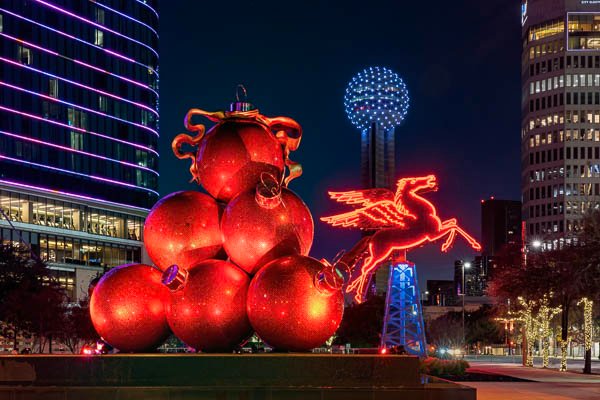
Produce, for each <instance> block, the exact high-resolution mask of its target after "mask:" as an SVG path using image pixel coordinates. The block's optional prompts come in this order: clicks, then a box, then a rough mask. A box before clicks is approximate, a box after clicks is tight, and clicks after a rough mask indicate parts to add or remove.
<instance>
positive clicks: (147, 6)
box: [135, 0, 159, 18]
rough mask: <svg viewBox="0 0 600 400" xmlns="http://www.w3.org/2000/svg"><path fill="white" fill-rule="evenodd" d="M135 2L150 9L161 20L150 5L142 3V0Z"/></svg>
mask: <svg viewBox="0 0 600 400" xmlns="http://www.w3.org/2000/svg"><path fill="white" fill-rule="evenodd" d="M135 1H137V2H138V3H140V4H141V5H144V6H146V7H148V8H149V9H150V10H151V11H152V12H153V13H154V14H155V15H156V18H159V16H158V13H157V12H156V10H155V9H154V8H152V7H150V5H149V4H146V3H145V2H143V1H140V0H135Z"/></svg>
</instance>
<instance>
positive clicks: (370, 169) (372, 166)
mask: <svg viewBox="0 0 600 400" xmlns="http://www.w3.org/2000/svg"><path fill="white" fill-rule="evenodd" d="M344 107H345V108H346V114H347V115H348V118H349V119H350V122H352V124H353V125H354V126H356V127H357V128H358V129H360V132H361V146H360V152H361V179H362V185H363V187H364V188H365V189H369V188H387V189H391V190H395V187H392V186H393V185H394V182H396V162H395V161H396V155H395V146H394V134H395V128H396V127H397V126H399V125H400V124H401V123H402V121H403V120H404V117H406V113H407V111H408V91H407V90H406V85H405V84H404V81H402V78H400V76H399V75H398V74H397V73H395V72H394V71H392V70H390V69H389V68H385V67H369V68H366V69H364V70H363V71H361V72H359V73H358V74H357V75H356V76H354V77H353V78H352V80H351V81H350V83H349V84H348V87H347V88H346V94H345V96H344ZM388 275H389V271H388V268H380V269H379V271H378V272H377V274H376V276H375V279H374V281H375V283H376V286H377V288H376V292H377V293H383V292H385V291H386V290H387V281H388Z"/></svg>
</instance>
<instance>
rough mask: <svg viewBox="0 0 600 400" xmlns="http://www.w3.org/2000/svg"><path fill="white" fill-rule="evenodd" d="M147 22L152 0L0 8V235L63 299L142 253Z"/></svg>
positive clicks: (152, 164)
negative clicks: (51, 274)
mask: <svg viewBox="0 0 600 400" xmlns="http://www.w3.org/2000/svg"><path fill="white" fill-rule="evenodd" d="M157 29H158V13H157V0H143V1H142V0H131V1H126V2H123V1H116V0H103V1H77V0H45V1H41V0H36V1H34V0H29V1H23V0H5V1H2V2H1V3H0V207H1V208H2V211H3V213H4V214H5V216H6V217H5V218H1V219H0V239H1V240H2V241H3V242H18V241H19V240H20V237H21V236H22V238H23V239H24V240H25V241H26V242H28V243H30V244H31V246H32V248H33V250H34V251H35V252H36V253H37V254H39V256H40V257H41V258H42V259H43V260H45V261H47V262H48V264H49V266H50V267H51V268H52V270H53V271H55V273H56V275H57V276H58V278H59V281H60V282H61V283H62V284H63V285H65V287H66V288H67V293H68V295H69V297H70V298H71V299H72V300H75V299H79V298H82V297H83V296H85V294H86V293H87V285H88V283H89V281H90V279H91V278H93V277H94V276H95V275H96V274H97V273H101V272H102V271H103V270H104V269H105V268H109V267H112V266H115V265H119V264H124V263H128V262H141V261H146V258H147V257H145V256H144V251H143V242H142V227H143V223H144V218H145V216H146V215H147V212H148V210H149V209H150V208H151V207H152V205H153V204H154V203H155V201H156V200H157V199H158V192H157V185H158V54H157V50H158V33H157ZM6 219H10V220H11V222H12V224H13V226H14V227H15V228H16V229H13V228H12V227H11V226H10V224H9V223H8V221H6Z"/></svg>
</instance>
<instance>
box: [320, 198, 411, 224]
mask: <svg viewBox="0 0 600 400" xmlns="http://www.w3.org/2000/svg"><path fill="white" fill-rule="evenodd" d="M406 218H408V217H407V215H405V214H401V213H400V212H398V209H397V208H396V205H395V204H394V202H393V201H386V200H384V201H379V202H378V203H375V204H371V205H368V206H366V207H362V208H359V209H356V210H354V211H351V212H347V213H344V214H339V215H333V216H331V217H323V218H321V221H324V222H327V223H328V224H330V225H333V226H342V227H356V228H360V229H366V230H370V229H384V228H403V227H404V226H406V223H405V220H406Z"/></svg>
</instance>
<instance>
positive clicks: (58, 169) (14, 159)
mask: <svg viewBox="0 0 600 400" xmlns="http://www.w3.org/2000/svg"><path fill="white" fill-rule="evenodd" d="M0 158H2V159H5V160H9V161H13V162H17V163H22V164H28V165H33V166H35V167H39V168H46V169H51V170H54V171H59V172H64V173H66V174H73V175H79V176H83V177H86V178H91V179H96V180H99V181H103V182H107V183H112V184H114V185H120V186H127V187H130V188H133V189H141V190H145V191H147V192H151V193H154V194H156V195H157V196H160V195H159V194H158V192H156V191H154V190H152V189H148V188H145V187H142V186H136V185H133V184H131V183H126V182H121V181H115V180H113V179H108V178H103V177H101V176H96V175H88V174H84V173H81V172H75V171H70V170H68V169H62V168H58V167H52V166H50V165H44V164H38V163H34V162H32V161H25V160H19V159H18V158H12V157H8V156H4V155H2V154H0Z"/></svg>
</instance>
